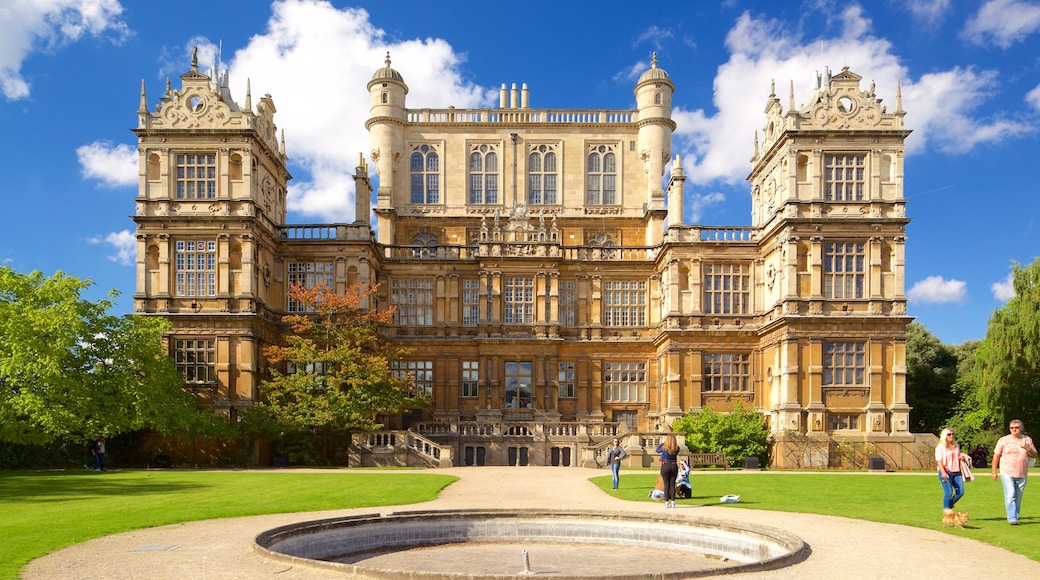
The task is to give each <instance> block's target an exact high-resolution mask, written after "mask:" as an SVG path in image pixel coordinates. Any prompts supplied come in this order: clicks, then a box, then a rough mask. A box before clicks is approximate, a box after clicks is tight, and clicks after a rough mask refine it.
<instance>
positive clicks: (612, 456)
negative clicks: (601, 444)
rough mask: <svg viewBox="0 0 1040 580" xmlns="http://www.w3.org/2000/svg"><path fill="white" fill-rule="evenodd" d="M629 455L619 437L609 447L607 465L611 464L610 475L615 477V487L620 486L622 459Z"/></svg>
mask: <svg viewBox="0 0 1040 580" xmlns="http://www.w3.org/2000/svg"><path fill="white" fill-rule="evenodd" d="M626 457H628V453H626V452H625V448H624V447H622V446H621V440H620V439H618V438H617V437H615V438H614V440H613V441H611V442H610V447H607V465H609V466H610V475H611V477H613V478H614V489H617V488H618V475H619V474H620V472H621V460H622V459H624V458H626Z"/></svg>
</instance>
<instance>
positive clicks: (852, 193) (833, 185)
mask: <svg viewBox="0 0 1040 580" xmlns="http://www.w3.org/2000/svg"><path fill="white" fill-rule="evenodd" d="M864 159H865V156H864V155H824V156H823V188H824V189H823V198H824V199H826V200H828V201H863V163H864Z"/></svg>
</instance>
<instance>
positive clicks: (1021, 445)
mask: <svg viewBox="0 0 1040 580" xmlns="http://www.w3.org/2000/svg"><path fill="white" fill-rule="evenodd" d="M1023 428H1024V426H1023V425H1022V421H1019V420H1018V419H1015V420H1013V421H1011V423H1009V424H1008V430H1010V431H1011V434H1009V435H1005V436H1003V437H1001V438H1000V439H999V440H998V441H997V447H996V449H994V450H993V473H992V476H993V479H996V478H997V466H998V465H999V466H1000V483H1001V485H1003V486H1004V509H1005V510H1006V511H1007V521H1008V523H1009V524H1011V525H1013V526H1017V525H1018V513H1019V510H1021V509H1022V492H1023V491H1025V489H1026V477H1027V476H1028V475H1029V458H1030V457H1036V446H1035V445H1033V439H1032V437H1030V436H1029V435H1026V434H1025V433H1023V432H1022V431H1023Z"/></svg>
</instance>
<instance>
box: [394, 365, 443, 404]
mask: <svg viewBox="0 0 1040 580" xmlns="http://www.w3.org/2000/svg"><path fill="white" fill-rule="evenodd" d="M390 370H391V371H392V372H393V373H394V376H395V377H397V378H399V379H401V380H402V381H404V382H405V383H407V384H408V385H410V386H411V387H412V390H413V391H414V392H416V393H418V394H425V395H430V396H432V395H433V361H432V360H395V361H393V362H392V363H391V364H390Z"/></svg>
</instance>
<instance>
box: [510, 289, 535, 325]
mask: <svg viewBox="0 0 1040 580" xmlns="http://www.w3.org/2000/svg"><path fill="white" fill-rule="evenodd" d="M503 290H504V292H503V294H504V300H503V301H504V303H505V309H506V312H505V320H504V322H505V323H506V324H531V323H533V322H534V278H506V279H505V283H504V288H503Z"/></svg>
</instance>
